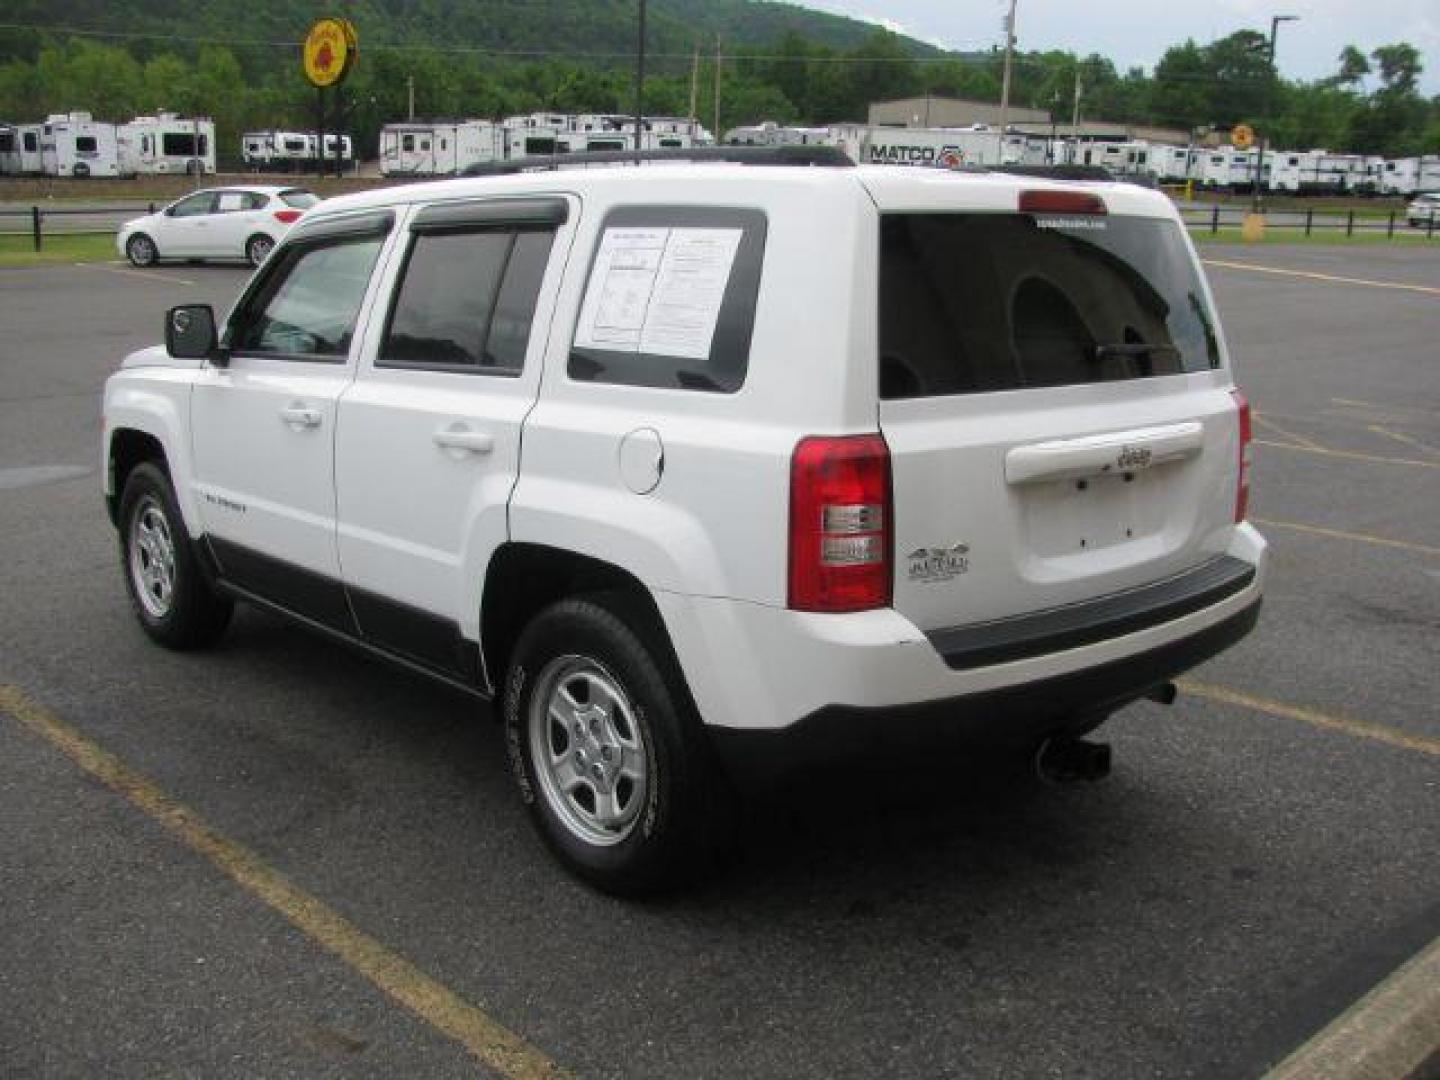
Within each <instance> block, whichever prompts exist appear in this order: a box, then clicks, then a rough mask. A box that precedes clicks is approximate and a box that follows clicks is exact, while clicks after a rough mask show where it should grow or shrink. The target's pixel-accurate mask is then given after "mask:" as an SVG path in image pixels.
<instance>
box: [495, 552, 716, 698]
mask: <svg viewBox="0 0 1440 1080" xmlns="http://www.w3.org/2000/svg"><path fill="white" fill-rule="evenodd" d="M595 594H604V595H605V597H606V601H607V606H609V607H611V608H613V609H615V611H616V614H617V615H620V616H622V617H623V618H625V619H626V620H627V621H628V622H629V623H630V624H631V627H632V629H634V630H636V631H637V632H640V633H643V634H645V635H646V636H647V637H650V638H652V639H653V640H654V641H655V643H656V648H657V649H658V650H659V655H658V657H657V659H660V660H661V661H662V662H666V663H669V664H671V665H673V667H672V670H674V671H675V672H676V674H677V676H678V677H679V678H680V679H681V681H682V683H683V681H684V675H683V671H682V670H681V668H680V666H679V663H678V662H677V661H676V656H675V649H674V646H673V644H672V642H671V640H670V634H669V630H668V629H667V627H666V624H665V619H664V617H663V616H662V615H661V614H660V608H659V606H658V605H657V604H656V603H655V598H654V596H653V595H651V593H650V590H649V589H648V588H646V587H645V585H644V583H642V582H641V581H640V579H639V578H638V577H636V576H635V575H634V574H633V573H631V572H630V571H628V570H625V569H623V568H622V567H619V566H616V565H615V564H614V563H609V562H605V561H603V560H601V559H596V558H592V557H591V556H588V555H581V554H578V553H577V552H574V551H569V550H566V549H564V548H555V547H550V546H548V545H544V544H532V543H507V544H504V545H502V546H501V547H500V548H498V549H497V550H496V552H495V554H494V556H493V557H492V558H491V560H490V565H489V567H488V568H487V570H486V574H485V584H484V588H483V590H482V592H481V608H480V649H481V654H482V655H483V657H484V662H485V671H486V673H487V674H488V676H489V679H490V682H491V685H492V687H493V688H494V690H495V691H496V694H497V696H498V695H499V694H501V693H503V691H504V679H505V677H506V671H507V669H508V668H509V664H510V657H511V655H512V652H513V650H514V648H515V642H516V641H517V639H518V638H519V636H520V634H521V632H522V631H523V630H524V629H525V626H526V624H527V623H529V622H530V620H531V619H533V618H534V617H535V616H536V615H537V614H539V613H540V612H541V611H543V610H544V609H545V608H546V607H549V606H550V605H551V604H553V603H555V602H557V601H559V600H563V599H565V598H567V597H573V596H581V595H595ZM687 692H688V691H687Z"/></svg>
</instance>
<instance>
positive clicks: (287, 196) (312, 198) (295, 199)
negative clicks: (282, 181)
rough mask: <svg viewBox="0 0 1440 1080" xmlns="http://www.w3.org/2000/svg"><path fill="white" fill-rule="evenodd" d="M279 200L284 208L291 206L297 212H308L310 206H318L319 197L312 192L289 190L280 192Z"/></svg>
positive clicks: (301, 189) (299, 189)
mask: <svg viewBox="0 0 1440 1080" xmlns="http://www.w3.org/2000/svg"><path fill="white" fill-rule="evenodd" d="M280 198H281V200H282V201H283V202H284V203H285V205H286V206H293V207H295V209H297V210H309V209H310V207H312V206H318V205H319V203H320V196H319V195H316V194H315V193H314V192H313V191H306V190H304V189H303V188H291V189H290V190H289V191H282V192H280Z"/></svg>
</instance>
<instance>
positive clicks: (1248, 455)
mask: <svg viewBox="0 0 1440 1080" xmlns="http://www.w3.org/2000/svg"><path fill="white" fill-rule="evenodd" d="M1230 396H1231V397H1232V398H1234V399H1235V408H1236V411H1237V414H1238V417H1239V422H1240V468H1239V473H1238V478H1237V480H1236V485H1235V520H1236V522H1241V521H1244V520H1245V515H1246V513H1247V512H1248V511H1249V509H1250V463H1251V460H1252V458H1253V457H1254V453H1255V451H1254V444H1253V442H1252V441H1251V439H1252V435H1251V428H1250V402H1249V400H1248V399H1247V398H1246V397H1245V393H1244V391H1242V390H1239V389H1235V390H1231V391H1230Z"/></svg>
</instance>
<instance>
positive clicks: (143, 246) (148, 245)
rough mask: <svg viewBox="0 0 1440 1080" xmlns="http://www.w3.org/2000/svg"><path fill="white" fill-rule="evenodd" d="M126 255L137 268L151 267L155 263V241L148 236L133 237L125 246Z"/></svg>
mask: <svg viewBox="0 0 1440 1080" xmlns="http://www.w3.org/2000/svg"><path fill="white" fill-rule="evenodd" d="M125 253H126V254H127V255H129V256H130V261H131V262H132V263H134V264H135V265H136V266H149V265H150V264H151V263H153V262H154V261H155V241H153V240H151V239H150V238H149V237H148V236H132V237H131V238H130V242H129V243H127V244H126V245H125Z"/></svg>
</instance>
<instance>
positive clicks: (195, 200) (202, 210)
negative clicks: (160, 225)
mask: <svg viewBox="0 0 1440 1080" xmlns="http://www.w3.org/2000/svg"><path fill="white" fill-rule="evenodd" d="M214 210H215V192H213V191H202V192H201V193H200V194H198V195H191V196H190V197H189V198H186V199H181V200H180V201H179V202H177V203H176V204H175V205H174V206H172V207H170V211H169V213H170V216H171V217H177V218H186V217H199V216H200V215H201V214H210V213H213V212H214Z"/></svg>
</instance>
